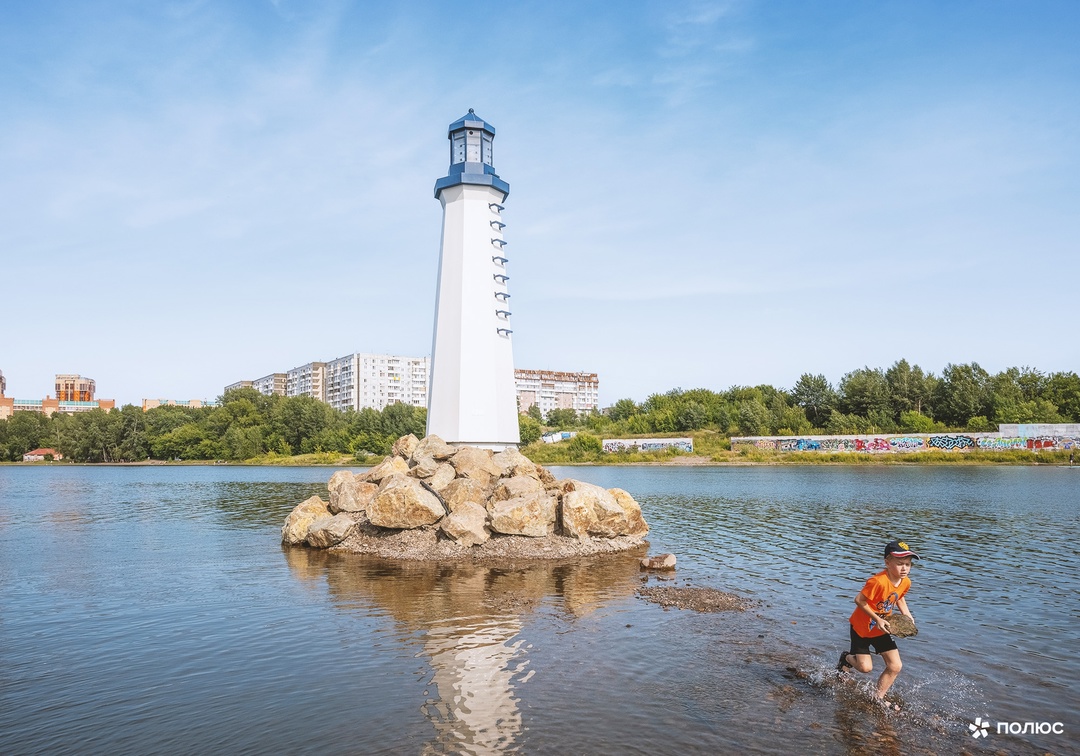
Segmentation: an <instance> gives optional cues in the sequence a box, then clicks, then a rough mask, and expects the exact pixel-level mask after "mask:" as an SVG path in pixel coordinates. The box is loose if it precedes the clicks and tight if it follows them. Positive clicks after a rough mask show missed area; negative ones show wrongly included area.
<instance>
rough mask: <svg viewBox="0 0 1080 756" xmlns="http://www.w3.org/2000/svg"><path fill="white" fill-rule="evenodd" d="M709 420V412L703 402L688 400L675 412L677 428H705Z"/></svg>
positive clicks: (680, 429)
mask: <svg viewBox="0 0 1080 756" xmlns="http://www.w3.org/2000/svg"><path fill="white" fill-rule="evenodd" d="M708 422H709V413H708V410H706V409H705V405H704V404H702V403H701V402H695V401H687V402H684V403H683V404H682V406H680V407H679V409H678V411H677V412H676V413H675V430H677V431H691V430H697V429H698V428H703V427H705V425H706V424H707V423H708Z"/></svg>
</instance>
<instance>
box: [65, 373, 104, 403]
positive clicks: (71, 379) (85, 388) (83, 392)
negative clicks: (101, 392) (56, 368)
mask: <svg viewBox="0 0 1080 756" xmlns="http://www.w3.org/2000/svg"><path fill="white" fill-rule="evenodd" d="M95 389H96V385H95V383H94V381H93V380H92V379H90V378H84V377H82V376H81V375H66V374H58V375H57V376H56V398H57V399H59V400H60V401H61V402H92V401H94V390H95Z"/></svg>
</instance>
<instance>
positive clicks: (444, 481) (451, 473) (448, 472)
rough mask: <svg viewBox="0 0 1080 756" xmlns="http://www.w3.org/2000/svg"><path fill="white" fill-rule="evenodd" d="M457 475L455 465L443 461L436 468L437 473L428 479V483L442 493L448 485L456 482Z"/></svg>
mask: <svg viewBox="0 0 1080 756" xmlns="http://www.w3.org/2000/svg"><path fill="white" fill-rule="evenodd" d="M456 477H457V471H456V470H454V466H453V465H451V464H449V463H447V462H443V463H442V464H441V465H439V466H438V467H437V468H436V469H435V473H434V474H433V475H432V476H431V477H430V478H428V479H427V484H428V485H429V486H431V487H432V488H434V489H435V490H436V491H438V492H439V493H440V494H441V493H442V492H443V490H444V489H445V488H446V487H447V486H448V485H450V484H451V483H453V482H454V480H455V478H456Z"/></svg>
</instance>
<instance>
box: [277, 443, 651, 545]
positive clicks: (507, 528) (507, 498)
mask: <svg viewBox="0 0 1080 756" xmlns="http://www.w3.org/2000/svg"><path fill="white" fill-rule="evenodd" d="M327 489H328V490H329V494H330V495H329V501H323V500H322V498H320V497H318V496H312V497H311V498H310V499H308V500H307V501H304V502H303V503H301V504H300V505H298V506H297V507H296V508H295V509H294V510H293V511H292V513H291V514H290V515H289V517H288V518H287V519H286V521H285V525H284V526H283V527H282V529H281V540H282V542H283V543H285V544H288V545H294V546H295V545H302V544H306V545H308V546H311V547H314V548H320V549H325V548H329V547H331V546H339V545H341V546H342V548H349V546H350V544H351V545H352V546H353V548H352V549H351V550H356V551H365V550H371V549H367V548H365V547H364V546H363V544H362V543H360V542H362V541H364V540H365V538H366V539H367V540H369V541H370V540H372V539H375V540H378V539H379V537H380V536H386V535H389V534H393V533H397V532H401V531H417V532H419V533H422V534H424V535H425V536H426V538H425V537H418V538H414V539H413V540H412V542H414V543H419V542H423V543H426V544H429V545H431V546H432V548H431V549H429V550H430V551H431V552H432V553H431V556H433V557H434V556H445V555H447V554H448V553H450V552H449V551H448V549H447V548H446V546H447V543H448V542H449V543H450V544H453V545H456V546H457V547H461V548H467V549H472V548H474V547H484V546H485V545H489V542H493V541H499V540H501V539H502V538H503V537H515V536H519V537H525V538H526V539H537V540H540V541H543V543H544V546H543V549H542V551H543V552H545V553H544V554H542V555H543V556H548V557H550V558H554V557H558V556H562V555H564V554H563V553H562V552H566V553H575V554H580V553H583V552H584V551H590V550H591V551H612V550H621V549H624V548H630V547H632V546H636V545H639V544H641V543H643V542H644V537H645V535H646V534H647V533H648V532H649V526H648V525H647V524H646V522H645V519H644V518H643V517H642V514H641V507H640V506H639V505H638V503H637V502H636V501H634V499H633V497H632V496H630V494H628V493H627V492H626V491H623V490H622V489H619V488H612V489H604V488H602V487H600V486H596V485H593V484H591V483H584V482H582V481H579V480H573V479H566V480H557V479H556V478H555V477H554V476H553V475H552V474H551V473H550V472H549V471H548V470H547V469H546V468H544V467H542V466H540V465H537V464H534V463H533V462H531V461H530V460H529V459H528V458H527V457H525V455H523V454H522V453H521V452H519V451H518V450H517V449H507V450H505V451H502V452H498V453H493V452H492V451H490V450H488V449H480V448H477V447H474V446H453V445H451V444H448V443H446V442H445V441H443V440H442V439H441V438H439V437H438V436H434V435H432V436H427V437H426V438H424V439H422V440H418V439H417V438H416V437H415V436H412V435H409V436H403V437H402V438H399V439H398V440H397V442H395V443H394V447H393V450H392V452H391V454H390V456H388V457H387V458H386V459H384V460H383V461H382V462H381V463H380V464H378V465H377V466H375V467H373V468H372V469H371V470H368V471H367V472H365V473H362V474H360V475H355V474H354V473H352V472H351V471H348V470H341V471H339V472H336V473H334V474H333V476H332V477H331V478H330V482H329V483H328V484H327ZM432 536H434V537H432ZM559 539H569V540H571V541H573V542H575V544H574V546H573V547H571V548H563V549H554V550H553V549H552V546H551V544H552V542H553V541H557V540H559ZM383 540H384V541H385V540H386V539H385V538H384V539H383ZM596 540H606V541H608V543H607V544H606V545H605V546H603V547H600V548H593V549H588V548H583V546H582V542H593V541H596ZM435 544H441V545H440V547H439V548H434V545H435ZM504 546H505V544H504ZM461 548H458V549H457V551H458V552H460V551H461ZM534 550H535V549H534ZM415 551H416V549H413V552H415ZM488 551H490V552H491V553H493V554H504V553H506V549H505V548H502V549H498V548H493V549H488ZM519 551H521V550H520V549H519ZM553 551H554V552H556V553H549V552H553ZM523 555H524V554H523ZM538 555H540V554H538ZM403 556H405V555H403ZM407 556H408V557H410V558H417V554H416V553H410V554H409V555H407ZM421 558H422V555H421Z"/></svg>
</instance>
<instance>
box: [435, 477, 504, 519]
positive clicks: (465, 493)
mask: <svg viewBox="0 0 1080 756" xmlns="http://www.w3.org/2000/svg"><path fill="white" fill-rule="evenodd" d="M437 490H438V489H437ZM439 493H440V494H442V497H443V501H445V502H446V506H447V507H448V508H449V509H450V511H451V512H456V511H457V509H458V507H460V506H461V505H462V504H464V503H465V502H467V501H471V502H473V503H474V504H480V505H484V504H485V503H486V502H487V500H488V498H489V497H490V496H491V489H490V488H488V487H487V486H484V485H483V484H481V483H479V482H478V481H475V480H473V479H471V478H455V479H454V480H452V481H451V482H450V483H448V484H447V485H446V486H444V487H443V488H442V489H441V490H439Z"/></svg>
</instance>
